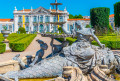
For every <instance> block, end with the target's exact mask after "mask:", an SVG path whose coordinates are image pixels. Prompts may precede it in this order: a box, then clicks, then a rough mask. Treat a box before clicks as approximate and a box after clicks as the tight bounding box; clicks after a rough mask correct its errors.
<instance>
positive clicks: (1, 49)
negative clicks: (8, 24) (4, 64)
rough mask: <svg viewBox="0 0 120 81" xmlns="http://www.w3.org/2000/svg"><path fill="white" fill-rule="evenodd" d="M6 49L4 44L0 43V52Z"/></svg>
mask: <svg viewBox="0 0 120 81" xmlns="http://www.w3.org/2000/svg"><path fill="white" fill-rule="evenodd" d="M5 50H6V45H5V44H3V43H0V53H4V52H5Z"/></svg>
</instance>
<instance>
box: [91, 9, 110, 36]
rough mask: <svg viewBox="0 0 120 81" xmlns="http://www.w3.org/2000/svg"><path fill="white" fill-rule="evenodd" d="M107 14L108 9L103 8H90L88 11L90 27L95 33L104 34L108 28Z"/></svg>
mask: <svg viewBox="0 0 120 81" xmlns="http://www.w3.org/2000/svg"><path fill="white" fill-rule="evenodd" d="M109 13H110V9H109V8H105V7H99V8H92V9H91V10H90V20H91V25H92V27H94V28H95V30H96V32H97V33H98V32H99V33H106V31H107V29H108V28H109ZM104 31H105V32H104ZM99 33H98V34H99Z"/></svg>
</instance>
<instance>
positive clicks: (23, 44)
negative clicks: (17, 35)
mask: <svg viewBox="0 0 120 81" xmlns="http://www.w3.org/2000/svg"><path fill="white" fill-rule="evenodd" d="M35 37H36V34H31V35H29V36H27V37H25V38H23V39H21V40H19V41H16V42H15V41H14V42H10V44H9V46H10V48H11V49H12V51H16V52H22V51H24V50H25V49H26V48H27V47H28V45H29V44H30V43H31V42H32V40H33V39H34V38H35Z"/></svg>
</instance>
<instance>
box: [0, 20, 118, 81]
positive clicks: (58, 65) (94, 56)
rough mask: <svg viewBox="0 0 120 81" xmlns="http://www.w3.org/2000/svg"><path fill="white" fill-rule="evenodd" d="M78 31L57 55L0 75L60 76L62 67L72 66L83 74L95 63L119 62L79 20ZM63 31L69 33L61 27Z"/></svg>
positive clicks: (8, 76) (22, 76)
mask: <svg viewBox="0 0 120 81" xmlns="http://www.w3.org/2000/svg"><path fill="white" fill-rule="evenodd" d="M76 25H77V27H78V31H74V33H73V34H74V36H77V38H78V39H77V41H76V42H74V43H73V44H72V45H70V46H67V47H64V48H63V49H62V51H60V52H59V53H58V54H57V55H55V56H52V57H50V58H46V59H43V60H41V61H40V62H38V63H36V64H35V65H33V66H32V67H29V68H26V69H24V70H20V71H12V72H8V73H6V74H3V75H0V77H3V78H4V77H5V78H10V79H16V80H18V79H19V78H43V77H57V76H62V72H63V67H65V66H73V67H78V68H80V69H81V70H82V72H83V74H87V73H90V72H91V71H92V70H93V68H94V67H95V66H96V65H108V66H109V67H108V69H109V68H112V67H113V66H115V65H118V64H119V61H118V60H119V59H118V58H120V57H119V56H118V57H117V58H116V57H115V56H114V54H113V52H112V51H111V50H110V49H109V48H105V45H104V44H101V43H100V41H99V39H98V38H97V37H96V36H95V34H94V30H93V29H91V28H85V27H84V26H82V25H81V23H80V22H76ZM63 31H64V33H66V34H70V33H71V32H68V31H66V30H65V29H64V28H63ZM91 37H93V38H94V39H95V41H97V43H98V44H99V45H100V47H99V46H94V45H91V43H90V42H91ZM61 55H63V56H61Z"/></svg>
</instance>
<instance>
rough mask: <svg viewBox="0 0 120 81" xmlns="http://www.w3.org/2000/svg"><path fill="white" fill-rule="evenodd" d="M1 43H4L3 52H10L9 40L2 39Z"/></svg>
mask: <svg viewBox="0 0 120 81" xmlns="http://www.w3.org/2000/svg"><path fill="white" fill-rule="evenodd" d="M3 43H4V44H6V51H5V52H11V51H12V50H11V49H10V47H9V41H7V40H4V41H3Z"/></svg>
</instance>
